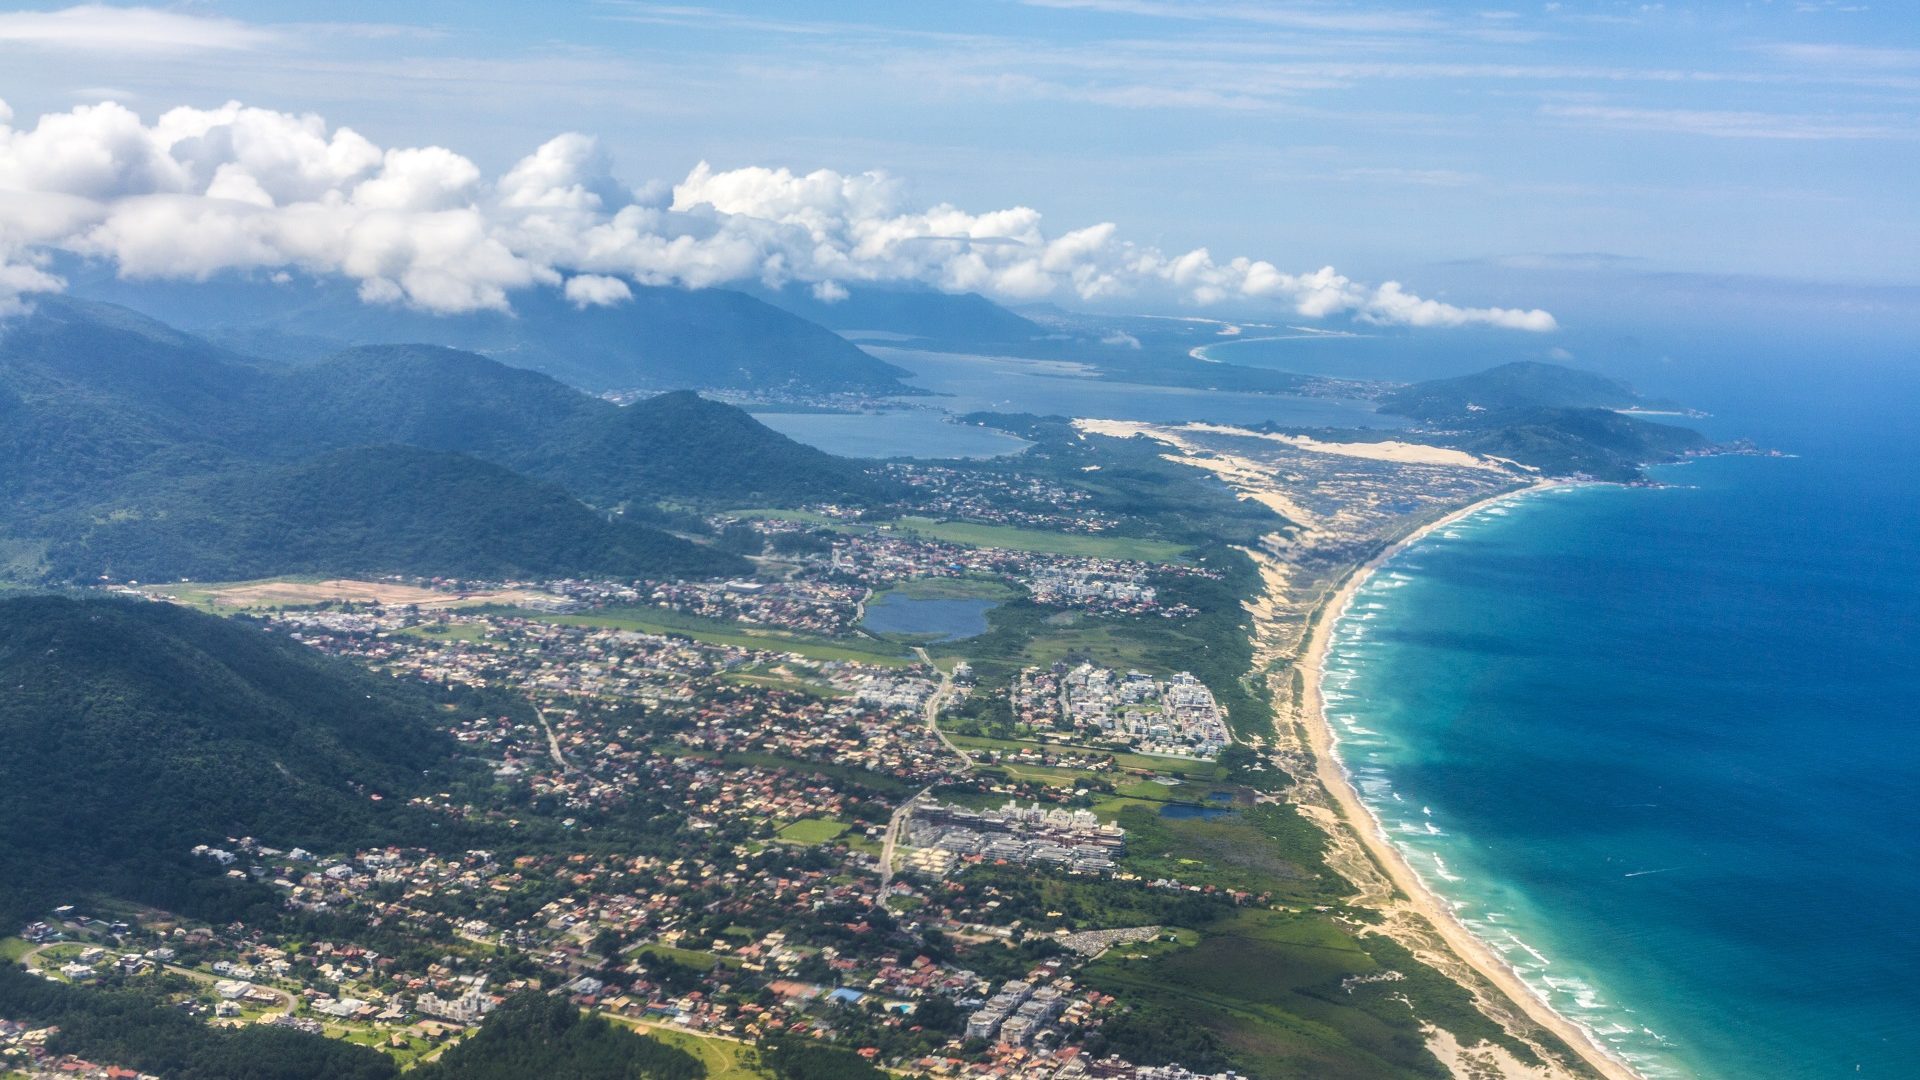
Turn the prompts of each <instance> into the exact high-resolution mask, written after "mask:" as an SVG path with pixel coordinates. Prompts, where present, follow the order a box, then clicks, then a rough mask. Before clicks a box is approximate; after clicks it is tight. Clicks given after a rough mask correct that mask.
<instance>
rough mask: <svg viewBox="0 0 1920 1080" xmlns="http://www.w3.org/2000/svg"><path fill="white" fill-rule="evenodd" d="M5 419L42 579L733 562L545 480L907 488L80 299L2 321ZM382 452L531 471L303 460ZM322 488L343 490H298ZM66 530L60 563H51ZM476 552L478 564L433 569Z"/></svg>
mask: <svg viewBox="0 0 1920 1080" xmlns="http://www.w3.org/2000/svg"><path fill="white" fill-rule="evenodd" d="M0 419H3V420H4V421H5V423H4V424H0V454H4V455H5V456H6V459H7V460H8V461H9V462H10V463H11V467H10V468H8V469H5V470H0V496H3V497H5V499H6V502H5V504H4V506H0V541H7V542H8V543H9V544H10V546H9V547H8V548H7V553H8V558H9V560H11V561H12V562H13V563H15V564H21V565H29V569H27V570H16V571H13V572H15V573H25V574H27V575H28V576H31V575H32V573H34V572H35V571H34V570H33V569H31V566H34V565H38V566H40V567H41V568H42V569H46V568H54V569H57V570H58V571H59V572H60V574H61V575H62V576H65V575H67V574H73V573H79V574H85V575H88V576H91V575H93V574H95V573H99V572H103V571H104V570H105V569H106V568H109V567H111V568H115V571H114V572H116V573H121V574H124V573H126V572H127V570H128V569H129V568H135V567H137V568H138V572H139V575H141V576H157V577H176V576H183V575H186V576H194V577H204V576H208V575H210V574H218V575H220V576H225V575H226V574H227V573H230V572H235V571H240V570H242V569H245V570H246V571H248V572H255V571H257V572H263V573H286V572H293V571H294V570H295V569H302V568H313V569H319V568H321V567H326V568H330V569H338V568H340V567H341V565H342V560H343V559H344V558H346V557H347V556H348V555H350V554H351V552H352V550H353V549H354V547H355V546H356V545H357V546H359V547H360V548H361V549H362V550H363V551H365V552H366V554H367V556H368V557H369V560H370V561H369V562H367V563H366V564H364V565H363V566H362V567H361V569H374V568H376V567H377V566H381V565H384V566H386V567H388V568H390V569H396V570H398V569H405V570H409V571H414V572H465V573H488V574H491V573H509V572H512V573H522V572H526V573H532V572H536V571H538V572H574V571H578V572H586V571H588V570H592V571H593V572H605V573H622V574H624V573H629V572H631V573H651V574H666V573H708V572H714V573H731V572H737V570H738V564H737V563H735V562H734V561H733V560H730V559H717V558H708V557H706V555H705V553H703V552H701V551H699V550H697V549H689V548H688V547H687V546H686V545H683V544H680V543H679V542H677V541H673V542H669V540H670V538H667V537H665V536H662V535H660V534H657V533H642V532H638V531H634V528H633V527H630V526H621V528H622V529H624V530H625V531H622V532H619V533H618V534H617V535H616V534H615V533H609V532H608V531H607V530H608V529H609V528H611V526H609V525H608V524H607V523H606V522H605V521H602V520H600V519H598V518H596V517H594V516H593V514H591V513H590V512H588V511H587V510H586V509H585V508H583V507H581V506H579V505H577V504H575V503H573V502H572V501H571V500H569V499H566V498H565V497H564V496H562V495H560V494H559V492H557V491H553V490H548V489H547V488H546V487H545V485H551V486H553V487H557V488H559V489H562V490H564V491H565V492H566V493H568V494H570V495H572V496H573V497H574V498H576V499H581V500H585V501H586V502H588V503H590V504H593V505H595V506H598V507H599V508H601V509H602V510H613V509H616V508H618V507H619V506H621V505H622V504H632V503H644V502H647V501H652V500H659V499H673V500H678V501H683V502H695V503H709V504H710V503H715V502H732V503H736V504H739V503H745V502H764V501H775V502H787V503H792V502H804V501H813V500H834V501H870V500H873V499H875V498H879V497H883V496H884V494H885V492H886V490H887V488H886V485H884V484H883V483H882V482H880V481H878V480H876V479H874V478H873V477H872V476H870V475H869V474H868V473H867V471H866V470H865V468H864V467H863V466H861V465H859V464H856V463H854V462H851V461H847V460H845V459H841V458H835V457H833V456H831V455H828V454H825V453H822V452H820V451H818V450H814V449H812V448H809V447H806V446H803V445H801V444H799V443H796V442H794V441H793V440H791V439H788V438H787V437H786V436H784V435H780V434H778V433H777V432H774V431H773V430H771V429H769V428H767V427H765V426H764V425H762V424H760V423H759V422H758V421H756V420H754V419H753V418H752V417H751V416H749V415H747V414H746V413H745V412H743V411H741V410H740V409H737V408H735V407H733V406H730V405H724V404H720V403H718V402H711V401H705V400H703V399H700V398H698V397H697V396H695V395H693V394H691V393H686V392H683V393H677V394H669V395H665V396H663V397H661V398H659V399H654V400H643V401H641V402H640V403H638V404H636V405H633V406H628V407H624V408H623V407H621V406H616V405H614V404H612V403H610V402H607V401H603V400H600V399H598V398H593V397H590V396H588V395H586V394H584V393H581V392H580V391H577V390H574V389H572V388H570V387H568V386H566V385H564V384H562V383H560V382H558V381H557V380H555V379H553V378H551V377H549V376H546V375H542V374H540V373H537V372H532V371H527V370H524V369H519V368H513V367H509V366H507V365H504V364H501V363H499V362H497V361H494V360H490V359H487V358H485V357H482V356H478V355H475V354H472V353H462V352H458V351H455V350H450V349H443V348H438V347H432V346H374V347H365V348H358V349H352V350H347V351H346V352H343V353H341V354H339V355H337V356H334V357H330V358H328V359H326V360H323V361H321V362H318V363H315V364H308V365H300V366H291V367H290V366H286V365H283V364H277V363H270V364H261V363H257V362H254V361H251V360H249V359H247V358H244V357H240V356H237V355H235V354H233V353H230V352H227V351H226V350H223V349H219V348H217V347H214V346H211V345H208V344H206V343H205V342H202V341H199V340H198V339H196V338H193V337H190V336H187V335H183V334H180V333H178V332H177V331H173V330H171V329H170V328H167V327H165V326H162V325H160V324H157V323H153V322H152V321H151V320H146V319H144V318H142V317H139V316H136V315H133V314H132V313H130V312H126V311H124V310H123V309H118V308H113V307H110V306H105V305H98V304H90V303H86V302H79V301H71V300H58V301H53V302H49V303H47V304H45V305H43V306H42V308H41V310H39V311H38V312H36V313H35V314H34V315H33V316H31V317H28V318H25V319H21V320H16V321H15V322H13V323H11V324H9V325H8V326H7V327H6V329H5V330H4V332H0ZM379 444H400V445H407V446H413V447H416V448H419V449H423V450H433V451H450V452H458V453H463V454H467V455H470V456H471V457H473V458H478V459H482V460H484V461H486V462H489V463H491V465H492V466H496V467H498V468H499V469H502V470H512V473H504V472H500V473H497V474H494V476H495V478H494V480H493V481H491V482H482V481H479V480H477V479H476V478H475V477H476V476H477V475H478V474H477V473H475V470H476V469H477V468H478V467H479V463H478V462H469V463H467V465H465V466H462V467H460V468H457V469H456V468H455V467H454V466H453V465H452V464H451V463H445V462H443V463H441V465H440V466H438V467H437V468H436V469H434V470H426V471H421V470H422V469H424V468H425V466H424V464H423V462H424V459H414V460H413V462H412V466H413V467H412V468H411V470H410V471H403V472H400V473H396V474H394V475H391V476H380V475H377V474H375V473H373V472H371V471H369V470H367V469H366V468H365V467H364V465H365V462H364V460H360V461H359V463H358V464H357V465H356V464H355V461H354V459H338V460H335V461H333V462H331V463H330V464H329V465H328V467H327V469H326V470H323V472H324V476H312V475H309V476H300V475H299V474H292V473H287V472H285V471H284V470H285V469H286V468H287V467H288V466H290V465H292V464H294V463H297V462H302V461H306V460H309V459H312V458H315V457H317V456H319V455H323V454H328V453H332V452H334V451H339V450H346V449H352V448H356V447H365V446H370V445H379ZM275 470H282V471H275ZM514 474H518V475H514ZM533 481H538V482H539V483H537V484H536V483H533ZM301 484H306V485H309V490H310V491H311V492H312V493H314V494H316V495H317V494H320V493H326V494H327V495H328V496H329V499H328V500H327V501H326V503H325V504H324V505H322V504H319V503H316V504H315V505H313V506H308V507H302V506H300V500H301V494H302V489H301V487H300V485H301ZM461 493H467V494H461ZM356 500H357V503H356ZM516 508H517V509H516ZM530 508H531V509H530ZM510 511H511V512H510ZM562 523H566V524H564V525H563V524H562ZM432 528H441V529H444V530H447V535H444V536H440V537H431V536H429V532H430V531H431V529H432ZM565 528H577V529H579V530H580V531H581V535H580V542H579V544H577V545H573V546H567V545H561V544H558V543H557V542H556V541H557V538H558V537H560V536H561V534H562V531H563V530H564V529H565ZM222 530H228V531H224V532H223V531H222ZM461 530H465V531H464V532H463V531H461ZM276 537H278V538H280V539H275V538H276ZM356 538H357V539H356ZM375 540H379V541H381V543H380V544H374V543H373V541H375ZM49 542H50V543H51V545H52V549H53V551H52V555H53V556H55V557H54V558H52V559H51V560H47V559H45V558H44V556H33V555H31V552H32V551H36V550H42V549H43V548H44V547H45V546H46V544H47V543H49ZM487 545H492V546H493V550H492V551H487V550H484V548H485V547H486V546H487ZM541 549H545V555H544V556H543V557H542V556H541ZM22 550H25V551H27V552H29V554H27V555H22V554H21V551H22ZM196 550H197V551H198V552H199V554H198V555H194V552H195V551H196ZM275 553H277V561H275V562H271V563H269V562H263V561H261V557H264V556H266V555H269V554H275ZM456 555H457V556H458V557H457V558H456V559H455V560H454V561H455V562H456V563H457V566H445V567H438V568H435V567H431V566H428V565H427V561H429V560H431V559H433V558H439V557H453V556H456ZM189 556H192V557H189ZM35 558H40V559H42V562H41V563H38V564H35V563H33V560H34V559H35ZM483 568H484V569H483Z"/></svg>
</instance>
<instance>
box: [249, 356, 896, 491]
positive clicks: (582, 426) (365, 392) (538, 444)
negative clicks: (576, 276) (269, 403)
mask: <svg viewBox="0 0 1920 1080" xmlns="http://www.w3.org/2000/svg"><path fill="white" fill-rule="evenodd" d="M285 379H286V382H285V389H284V393H285V394H286V395H287V397H288V398H289V399H291V400H295V401H298V402H301V403H302V407H301V410H300V415H299V416H298V417H296V418H295V419H294V421H292V422H293V423H295V424H301V425H304V426H305V430H304V432H303V434H302V435H301V437H302V438H304V439H306V440H307V441H308V442H309V444H310V445H311V446H312V447H314V448H316V449H318V448H323V447H335V446H342V445H354V444H357V443H363V442H372V441H385V442H397V443H406V444H409V445H414V446H422V447H426V448H428V449H434V450H454V451H459V452H461V453H468V454H473V455H474V456H476V457H482V458H485V459H487V460H489V461H494V462H497V463H499V464H502V465H505V466H507V467H509V468H512V469H515V470H518V471H520V472H523V473H526V474H527V475H529V476H533V477H537V478H539V479H542V480H548V481H551V482H552V483H555V484H558V485H560V486H562V487H564V488H566V489H567V490H569V491H571V492H573V493H574V494H576V495H579V496H580V497H581V498H584V499H587V500H588V501H590V502H594V503H598V504H601V505H608V506H611V505H617V504H619V503H623V502H633V501H647V500H653V499H661V498H671V499H680V500H708V501H719V502H731V503H732V504H733V505H742V504H745V503H753V502H767V503H769V504H771V505H792V504H794V503H796V502H812V501H816V500H836V501H842V500H844V501H856V502H857V501H867V500H871V499H875V498H880V497H883V496H884V495H885V494H887V492H888V490H889V488H888V485H885V484H883V483H882V482H880V481H878V480H876V479H875V478H873V477H872V476H869V475H868V473H867V471H866V469H865V467H863V466H862V465H860V464H858V463H856V462H853V461H849V460H847V459H845V458H838V457H834V456H833V455H831V454H828V453H825V452H824V451H821V450H817V449H814V448H813V447H810V446H806V445H804V444H802V443H798V442H795V441H794V440H792V439H790V438H788V437H786V436H785V435H782V434H780V433H779V432H776V431H774V430H773V429H771V428H769V427H767V426H766V425H765V424H762V423H760V422H759V421H758V420H755V419H754V418H753V417H752V416H751V415H749V414H748V413H747V412H746V411H745V410H743V409H739V408H736V407H734V406H732V405H727V404H724V403H722V402H718V401H711V400H708V399H706V398H702V397H700V396H699V395H698V394H695V393H693V392H692V391H676V392H671V393H666V394H660V395H657V396H654V397H651V398H644V399H642V400H640V401H638V402H635V403H634V404H632V405H629V406H625V407H621V406H617V405H613V404H611V403H609V402H606V401H602V400H600V399H598V398H593V397H588V396H587V395H585V394H582V393H579V392H578V391H575V390H573V389H571V388H569V387H566V386H563V385H562V384H560V383H559V382H556V381H555V380H553V379H551V378H548V377H547V376H545V375H541V374H539V373H537V372H532V371H524V370H520V369H517V368H511V367H508V366H506V365H505V364H501V363H498V362H496V361H493V360H489V359H487V358H486V357H483V356H478V355H475V354H473V353H463V352H459V351H457V350H453V349H442V348H437V347H434V346H426V345H389V346H370V347H367V348H361V349H351V350H348V351H346V352H343V353H341V354H339V355H337V356H333V357H329V358H327V359H326V360H323V361H320V362H318V363H315V364H311V365H307V366H304V367H300V368H296V369H293V370H291V371H289V372H288V373H287V375H286V377H285Z"/></svg>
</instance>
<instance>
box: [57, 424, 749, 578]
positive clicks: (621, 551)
mask: <svg viewBox="0 0 1920 1080" xmlns="http://www.w3.org/2000/svg"><path fill="white" fill-rule="evenodd" d="M48 563H49V565H50V566H51V567H52V571H53V575H54V576H55V577H58V578H63V579H77V578H83V577H86V576H89V575H90V574H102V573H103V574H107V575H110V576H112V577H114V578H118V579H123V580H125V579H132V580H143V581H144V580H154V579H162V580H164V579H169V578H181V577H185V578H192V579H195V580H199V581H232V580H239V579H245V578H259V577H268V576H271V575H275V574H341V573H348V574H359V573H366V574H385V573H402V574H404V573H421V572H428V571H431V572H432V573H435V574H441V575H450V576H456V577H468V578H488V579H500V578H540V577H546V578H552V577H601V578H634V577H643V576H647V575H674V576H689V577H718V576H724V575H731V574H743V573H747V572H749V571H750V570H751V566H750V564H749V563H748V562H747V561H746V560H745V559H742V558H740V557H739V556H737V555H733V554H729V553H727V552H724V551H720V550H716V549H714V548H712V547H705V546H701V545H698V544H693V543H690V542H688V541H686V540H682V539H680V538H679V537H677V536H673V535H671V534H668V533H666V532H663V531H661V530H659V529H654V528H648V527H646V526H643V525H639V524H636V523H632V522H628V521H624V520H620V519H617V518H616V519H613V520H608V519H607V518H606V517H603V516H602V515H600V514H598V513H595V512H594V511H593V510H590V509H588V508H587V507H586V506H585V505H584V504H582V503H581V502H580V501H579V500H578V499H575V498H573V497H572V496H570V495H568V494H567V493H566V492H564V491H561V490H559V489H558V488H554V487H551V486H549V485H546V484H542V483H538V482H536V481H533V480H529V479H527V478H526V477H523V476H521V475H519V474H518V473H514V472H511V471H509V470H507V469H504V468H501V467H500V466H498V465H492V464H488V463H487V462H484V461H478V460H476V459H474V458H470V457H466V456H464V455H461V454H449V453H441V452H436V451H431V450H420V449H416V448H414V447H408V446H379V447H364V448H360V449H355V450H342V451H338V452H335V453H331V454H326V455H323V456H321V457H318V458H315V459H313V460H310V461H304V462H300V463H298V464H295V465H290V466H284V467H280V468H265V469H254V470H246V471H242V472H238V473H235V474H233V475H229V476H224V477H221V478H220V479H219V480H216V481H213V482H211V483H208V484H206V485H205V486H204V487H202V488H200V489H198V490H191V489H190V490H188V491H183V492H180V493H178V494H174V495H172V496H171V497H167V498H163V497H160V496H158V495H156V496H154V497H152V498H150V499H148V500H146V505H145V507H144V509H143V512H142V513H138V514H127V515H123V516H120V517H116V518H113V519H110V520H107V521H103V522H100V523H97V524H95V525H94V526H93V527H92V528H90V529H89V530H87V532H86V533H85V534H84V535H82V536H80V537H76V538H73V539H69V540H64V541H62V542H60V543H59V544H57V545H55V546H54V547H53V548H52V550H51V551H50V553H49V555H48Z"/></svg>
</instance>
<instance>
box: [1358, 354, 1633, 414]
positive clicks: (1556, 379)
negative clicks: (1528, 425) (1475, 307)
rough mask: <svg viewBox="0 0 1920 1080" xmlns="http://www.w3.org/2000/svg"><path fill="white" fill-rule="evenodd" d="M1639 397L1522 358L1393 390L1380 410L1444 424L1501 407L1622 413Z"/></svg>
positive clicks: (1586, 374)
mask: <svg viewBox="0 0 1920 1080" xmlns="http://www.w3.org/2000/svg"><path fill="white" fill-rule="evenodd" d="M1637 404H1640V395H1639V394H1638V393H1636V392H1635V391H1634V390H1633V388H1632V387H1630V386H1628V385H1627V384H1625V383H1623V382H1619V381H1617V380H1614V379H1609V378H1607V377H1606V376H1604V375H1596V374H1594V373H1593V372H1590V371H1577V370H1575V369H1573V368H1569V367H1561V366H1560V365H1558V364H1546V363H1540V362H1538V361H1530V360H1523V361H1519V362H1517V363H1512V364H1502V365H1500V366H1499V367H1495V368H1489V369H1487V370H1486V371H1480V372H1475V373H1474V374H1472V375H1461V376H1459V377H1457V378H1452V379H1434V380H1431V381H1429V382H1421V383H1414V384H1413V385H1411V386H1406V387H1402V388H1400V389H1398V390H1394V391H1392V392H1390V393H1388V394H1386V395H1385V396H1384V397H1382V398H1381V399H1380V411H1381V412H1384V413H1392V414H1394V415H1396V416H1411V417H1414V418H1416V419H1420V420H1444V419H1452V418H1458V417H1463V416H1469V415H1471V414H1473V413H1475V412H1497V411H1500V410H1505V409H1534V408H1549V409H1626V408H1631V407H1633V406H1634V405H1637Z"/></svg>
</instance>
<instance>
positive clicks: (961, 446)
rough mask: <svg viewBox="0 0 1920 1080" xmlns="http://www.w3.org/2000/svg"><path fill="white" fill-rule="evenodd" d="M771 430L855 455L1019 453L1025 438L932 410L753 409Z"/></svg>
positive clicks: (831, 451) (843, 454)
mask: <svg viewBox="0 0 1920 1080" xmlns="http://www.w3.org/2000/svg"><path fill="white" fill-rule="evenodd" d="M753 417H754V419H756V420H758V421H760V422H761V423H763V424H765V425H767V426H768V427H770V428H772V429H773V430H775V431H777V432H779V433H781V434H782V435H785V436H787V437H789V438H791V439H794V440H796V441H798V442H803V443H806V444H807V445H808V446H814V447H818V448H820V449H822V450H825V451H826V452H827V453H829V454H839V455H840V456H841V457H856V458H895V457H904V458H930V459H939V458H949V459H951V458H988V457H998V456H1000V455H1002V454H1017V453H1019V452H1020V451H1022V450H1025V449H1026V448H1027V445H1028V444H1027V442H1026V441H1025V440H1024V439H1016V438H1014V437H1013V436H1012V435H1009V434H1007V433H1006V432H1004V431H995V430H993V429H991V428H984V427H976V426H974V425H972V424H956V423H953V422H951V421H949V420H947V419H946V418H945V417H944V416H943V414H941V413H939V412H937V411H934V410H931V409H897V410H892V411H888V412H877V413H783V412H769V413H754V414H753Z"/></svg>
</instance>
